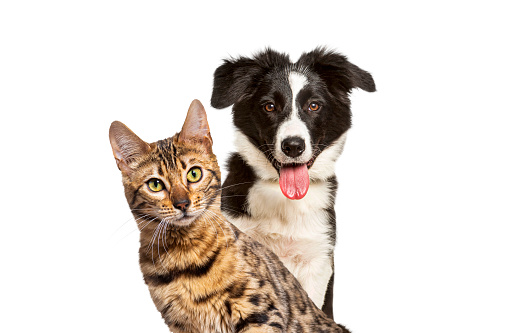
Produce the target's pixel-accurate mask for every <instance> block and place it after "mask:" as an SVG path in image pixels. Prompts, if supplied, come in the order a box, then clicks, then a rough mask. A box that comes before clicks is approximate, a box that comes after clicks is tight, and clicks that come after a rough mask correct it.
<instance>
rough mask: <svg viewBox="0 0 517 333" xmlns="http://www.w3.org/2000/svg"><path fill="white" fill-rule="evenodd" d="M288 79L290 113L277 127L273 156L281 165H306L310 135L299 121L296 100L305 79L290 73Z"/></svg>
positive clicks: (309, 151) (298, 107) (300, 75)
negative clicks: (290, 96)
mask: <svg viewBox="0 0 517 333" xmlns="http://www.w3.org/2000/svg"><path fill="white" fill-rule="evenodd" d="M288 78H289V86H290V88H291V93H292V101H291V103H290V104H291V105H290V106H291V111H290V114H289V118H287V119H286V120H284V122H283V123H282V124H281V125H280V126H279V127H278V132H277V135H276V140H275V141H276V142H275V152H274V156H275V158H276V159H277V160H278V161H279V162H280V163H282V164H306V163H307V162H309V160H310V159H311V157H312V147H311V135H310V133H309V129H308V128H307V124H306V123H305V122H303V121H302V120H301V119H300V116H299V113H300V112H301V107H300V106H299V105H297V103H296V100H297V96H298V93H299V92H300V90H302V89H303V87H305V85H306V84H307V77H305V76H304V75H303V74H301V73H297V72H291V73H290V74H289V77H288Z"/></svg>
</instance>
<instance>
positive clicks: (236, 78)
mask: <svg viewBox="0 0 517 333" xmlns="http://www.w3.org/2000/svg"><path fill="white" fill-rule="evenodd" d="M290 64H291V62H290V60H289V56H288V55H287V54H285V53H280V52H277V51H275V50H272V49H271V48H269V47H268V48H266V49H265V50H264V51H262V52H259V53H257V54H255V55H254V56H253V58H245V57H240V58H237V59H229V60H225V61H224V63H223V64H222V65H221V66H219V67H218V68H217V69H216V70H215V73H214V89H213V90H212V99H211V101H210V102H211V104H212V106H213V107H214V108H216V109H222V108H226V107H228V106H230V105H232V104H235V103H236V102H238V101H239V100H240V99H241V98H243V97H244V96H246V95H247V94H252V93H253V91H254V89H255V88H256V87H257V86H258V85H259V84H260V82H261V81H260V77H261V76H263V75H265V73H267V72H268V71H270V70H271V69H273V68H279V67H284V68H287V67H289V65H290Z"/></svg>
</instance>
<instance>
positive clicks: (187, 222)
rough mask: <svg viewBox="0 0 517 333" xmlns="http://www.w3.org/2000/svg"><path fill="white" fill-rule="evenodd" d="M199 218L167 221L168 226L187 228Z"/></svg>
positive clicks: (191, 217) (188, 217)
mask: <svg viewBox="0 0 517 333" xmlns="http://www.w3.org/2000/svg"><path fill="white" fill-rule="evenodd" d="M198 217H199V216H197V215H196V216H183V217H181V218H179V219H177V220H174V221H169V224H170V225H173V226H175V227H188V226H189V225H191V224H192V222H194V221H195V220H197V218H198Z"/></svg>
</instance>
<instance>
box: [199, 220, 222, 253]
mask: <svg viewBox="0 0 517 333" xmlns="http://www.w3.org/2000/svg"><path fill="white" fill-rule="evenodd" d="M203 221H204V222H205V224H206V221H208V222H210V225H211V226H212V228H213V229H214V232H215V239H216V242H217V245H216V246H218V245H219V238H218V237H217V236H218V235H219V233H218V231H217V228H216V227H215V225H214V224H213V223H212V221H211V219H209V218H207V219H203Z"/></svg>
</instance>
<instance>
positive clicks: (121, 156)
mask: <svg viewBox="0 0 517 333" xmlns="http://www.w3.org/2000/svg"><path fill="white" fill-rule="evenodd" d="M110 143H111V149H113V156H115V160H116V161H117V166H118V168H119V170H120V171H121V172H122V173H123V174H125V175H129V174H131V172H132V168H131V163H132V162H133V161H135V160H136V159H138V158H139V157H141V156H143V155H144V154H147V153H148V152H149V151H150V150H151V147H150V146H149V144H148V143H147V142H145V141H144V140H142V139H140V138H139V137H138V136H137V135H136V134H135V133H133V131H131V130H130V129H129V128H128V127H127V126H126V125H124V124H123V123H121V122H120V121H114V122H112V123H111V126H110Z"/></svg>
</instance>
